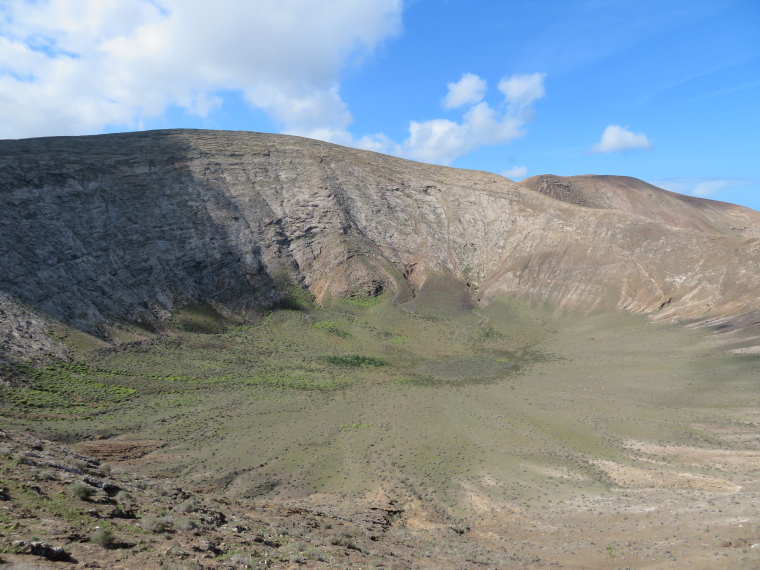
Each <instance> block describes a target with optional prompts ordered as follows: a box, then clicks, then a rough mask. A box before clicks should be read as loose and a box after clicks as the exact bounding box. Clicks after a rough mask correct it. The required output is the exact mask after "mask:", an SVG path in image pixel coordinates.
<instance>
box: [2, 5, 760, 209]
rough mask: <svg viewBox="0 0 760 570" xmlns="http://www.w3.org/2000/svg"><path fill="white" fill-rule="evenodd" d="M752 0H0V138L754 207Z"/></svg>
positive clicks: (759, 63) (757, 15)
mask: <svg viewBox="0 0 760 570" xmlns="http://www.w3.org/2000/svg"><path fill="white" fill-rule="evenodd" d="M758 102H760V2H758V1H757V0H733V1H732V0H720V1H717V0H691V1H689V2H686V1H681V0H669V1H668V2H662V1H661V0H658V1H654V0H636V1H628V0H618V1H615V0H606V1H602V0H593V1H592V0H587V1H583V0H578V1H559V0H544V1H542V2H535V1H517V0H514V1H501V2H496V1H486V0H407V1H402V0H330V1H326V0H325V1H321V2H320V1H318V0H255V1H251V0H218V1H217V2H214V3H210V2H206V1H203V0H150V1H149V0H132V1H127V0H100V1H99V2H90V3H88V2H84V1H81V0H76V1H75V0H35V1H30V0H3V2H1V3H0V137H2V138H22V137H31V136H48V135H62V134H65V135H78V134H94V133H103V132H117V131H126V130H138V129H152V128H173V127H193V128H208V129H232V130H253V131H264V132H284V133H291V134H299V135H303V136H311V137H315V138H321V139H323V140H329V141H332V142H336V143H339V144H346V145H351V146H357V147H360V148H367V149H371V150H377V151H380V152H387V153H390V154H395V155H398V156H403V157H407V158H412V159H417V160H424V161H428V162H436V163H440V164H450V165H451V166H456V167H462V168H473V169H478V170H487V171H491V172H496V173H504V174H505V175H506V176H508V177H510V178H512V179H515V180H519V179H521V178H523V177H525V176H532V175H536V174H544V173H553V174H559V175H575V174H620V175H627V176H634V177H636V178H641V179H643V180H646V181H649V182H653V183H655V184H657V185H659V186H661V187H664V188H668V189H671V190H675V191H679V192H683V193H687V194H692V195H698V196H702V197H707V198H713V199H719V200H725V201H730V202H735V203H739V204H743V205H746V206H749V207H752V208H754V209H758V210H760V111H759V110H758Z"/></svg>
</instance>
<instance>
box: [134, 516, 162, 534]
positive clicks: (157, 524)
mask: <svg viewBox="0 0 760 570" xmlns="http://www.w3.org/2000/svg"><path fill="white" fill-rule="evenodd" d="M140 526H141V527H142V528H143V530H147V531H148V532H153V533H156V534H158V533H161V532H166V531H167V530H168V528H169V523H167V521H165V520H164V519H163V518H159V517H145V518H144V519H142V520H141V521H140Z"/></svg>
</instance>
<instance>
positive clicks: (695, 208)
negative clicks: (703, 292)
mask: <svg viewBox="0 0 760 570" xmlns="http://www.w3.org/2000/svg"><path fill="white" fill-rule="evenodd" d="M520 185H521V186H525V187H526V188H530V189H531V190H534V191H536V192H540V193H541V194H543V195H545V196H550V197H551V198H555V199H557V200H562V201H563V202H568V203H570V204H577V205H578V206H585V207H587V208H603V209H610V210H620V211H621V212H628V213H630V214H636V215H637V216H642V217H644V218H647V219H649V220H652V221H655V222H660V223H663V224H667V225H670V226H676V227H679V228H684V229H690V230H697V231H700V232H708V233H717V234H722V235H727V236H739V237H746V238H758V237H760V213H758V212H755V211H754V210H750V209H748V208H743V207H742V206H736V205H735V204H727V203H726V202H717V201H715V200H705V199H703V198H695V197H693V196H684V195H683V194H677V193H675V192H669V191H668V190H663V189H662V188H658V187H657V186H653V185H652V184H648V183H647V182H644V181H643V180H638V179H637V178H631V177H629V176H595V175H584V176H554V175H552V174H542V175H539V176H532V177H531V178H526V179H525V180H523V181H522V182H520Z"/></svg>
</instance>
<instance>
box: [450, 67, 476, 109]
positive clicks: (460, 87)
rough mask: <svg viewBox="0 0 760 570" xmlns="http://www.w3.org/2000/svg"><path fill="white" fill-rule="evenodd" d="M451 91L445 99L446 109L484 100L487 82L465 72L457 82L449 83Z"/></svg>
mask: <svg viewBox="0 0 760 570" xmlns="http://www.w3.org/2000/svg"><path fill="white" fill-rule="evenodd" d="M447 87H448V88H449V92H448V93H447V94H446V98H445V99H444V100H443V106H444V107H445V108H446V109H456V108H457V107H461V106H462V105H474V104H475V103H480V102H481V101H482V100H483V95H484V94H485V92H486V82H485V80H484V79H481V78H480V77H478V76H477V75H473V74H472V73H465V74H464V75H462V78H461V79H460V80H459V81H457V82H456V83H449V84H447Z"/></svg>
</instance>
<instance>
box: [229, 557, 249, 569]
mask: <svg viewBox="0 0 760 570" xmlns="http://www.w3.org/2000/svg"><path fill="white" fill-rule="evenodd" d="M230 562H232V563H233V564H234V565H235V566H242V567H243V568H253V565H254V561H253V558H251V557H250V556H246V555H245V554H233V555H232V557H231V558H230Z"/></svg>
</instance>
